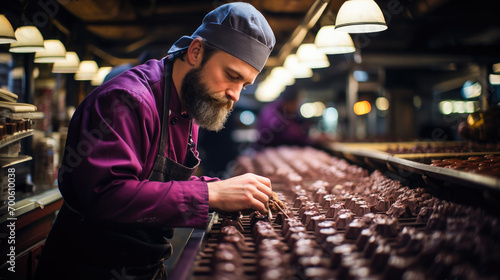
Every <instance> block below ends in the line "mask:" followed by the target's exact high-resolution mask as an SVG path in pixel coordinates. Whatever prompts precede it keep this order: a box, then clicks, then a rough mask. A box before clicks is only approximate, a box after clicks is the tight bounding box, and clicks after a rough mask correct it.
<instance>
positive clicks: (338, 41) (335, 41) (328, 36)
mask: <svg viewBox="0 0 500 280" xmlns="http://www.w3.org/2000/svg"><path fill="white" fill-rule="evenodd" d="M314 44H315V45H316V47H318V49H320V50H322V51H323V52H324V53H325V54H340V53H352V52H355V51H356V48H355V47H354V43H353V42H352V39H351V35H349V33H347V32H344V31H340V30H335V26H333V25H328V26H323V27H321V29H320V30H319V32H318V34H317V35H316V39H315V40H314Z"/></svg>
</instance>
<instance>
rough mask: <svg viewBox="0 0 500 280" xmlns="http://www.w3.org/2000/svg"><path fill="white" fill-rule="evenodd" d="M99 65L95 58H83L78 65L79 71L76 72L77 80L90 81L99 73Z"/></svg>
mask: <svg viewBox="0 0 500 280" xmlns="http://www.w3.org/2000/svg"><path fill="white" fill-rule="evenodd" d="M98 69H99V66H97V63H96V62H95V61H94V60H83V61H82V62H80V66H79V67H78V72H76V74H75V80H77V81H90V80H92V79H93V78H94V75H95V74H97V70H98Z"/></svg>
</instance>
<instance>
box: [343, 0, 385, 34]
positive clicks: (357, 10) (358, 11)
mask: <svg viewBox="0 0 500 280" xmlns="http://www.w3.org/2000/svg"><path fill="white" fill-rule="evenodd" d="M335 29H337V30H341V31H344V32H347V33H370V32H379V31H383V30H386V29H387V24H386V23H385V19H384V15H383V14H382V11H381V10H380V8H379V6H378V5H377V3H375V1H373V0H347V1H346V2H344V4H342V6H341V7H340V9H339V12H338V14H337V19H336V21H335Z"/></svg>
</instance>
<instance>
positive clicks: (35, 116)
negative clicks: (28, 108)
mask: <svg viewBox="0 0 500 280" xmlns="http://www.w3.org/2000/svg"><path fill="white" fill-rule="evenodd" d="M4 117H6V118H9V119H13V120H22V119H32V120H40V119H43V118H45V113H44V112H22V113H8V114H5V115H4Z"/></svg>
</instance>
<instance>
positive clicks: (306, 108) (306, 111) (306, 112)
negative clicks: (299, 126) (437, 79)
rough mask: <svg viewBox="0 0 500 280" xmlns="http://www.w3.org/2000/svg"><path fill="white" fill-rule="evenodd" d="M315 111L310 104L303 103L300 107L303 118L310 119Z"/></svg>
mask: <svg viewBox="0 0 500 280" xmlns="http://www.w3.org/2000/svg"><path fill="white" fill-rule="evenodd" d="M315 112H316V110H315V108H314V105H313V104H312V103H304V104H302V106H300V114H301V115H302V116H303V117H304V118H307V119H308V118H312V117H314V114H315Z"/></svg>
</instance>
